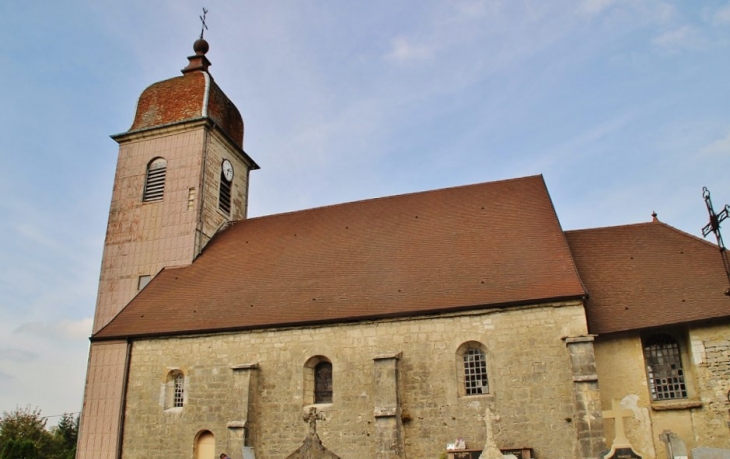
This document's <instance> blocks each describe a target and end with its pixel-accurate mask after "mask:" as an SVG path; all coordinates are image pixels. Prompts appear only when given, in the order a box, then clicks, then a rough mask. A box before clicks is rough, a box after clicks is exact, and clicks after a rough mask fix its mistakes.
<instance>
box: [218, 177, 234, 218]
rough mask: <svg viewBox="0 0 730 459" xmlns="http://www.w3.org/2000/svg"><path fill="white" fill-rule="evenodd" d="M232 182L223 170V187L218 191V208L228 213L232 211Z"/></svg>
mask: <svg viewBox="0 0 730 459" xmlns="http://www.w3.org/2000/svg"><path fill="white" fill-rule="evenodd" d="M231 184H232V183H231V182H229V181H228V180H226V177H225V175H223V172H221V187H220V191H219V193H218V208H219V209H220V210H222V211H223V212H225V213H226V214H230V213H231Z"/></svg>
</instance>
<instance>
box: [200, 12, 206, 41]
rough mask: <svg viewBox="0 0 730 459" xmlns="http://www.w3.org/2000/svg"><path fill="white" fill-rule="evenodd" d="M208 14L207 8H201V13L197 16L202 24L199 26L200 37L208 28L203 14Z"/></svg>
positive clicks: (201, 37)
mask: <svg viewBox="0 0 730 459" xmlns="http://www.w3.org/2000/svg"><path fill="white" fill-rule="evenodd" d="M206 14H208V10H206V9H205V8H203V15H202V16H198V17H199V18H200V22H201V23H202V24H203V26H202V27H201V28H200V39H201V40H202V39H203V33H204V32H205V31H206V30H208V25H207V24H206V23H205V15H206Z"/></svg>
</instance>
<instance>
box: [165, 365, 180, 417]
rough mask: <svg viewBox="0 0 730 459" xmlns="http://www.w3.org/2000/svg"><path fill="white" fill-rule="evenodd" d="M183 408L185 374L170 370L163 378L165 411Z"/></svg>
mask: <svg viewBox="0 0 730 459" xmlns="http://www.w3.org/2000/svg"><path fill="white" fill-rule="evenodd" d="M183 406H185V374H184V373H183V372H182V371H180V370H172V371H170V372H169V373H167V377H166V378H165V409H166V410H169V409H171V408H182V407H183Z"/></svg>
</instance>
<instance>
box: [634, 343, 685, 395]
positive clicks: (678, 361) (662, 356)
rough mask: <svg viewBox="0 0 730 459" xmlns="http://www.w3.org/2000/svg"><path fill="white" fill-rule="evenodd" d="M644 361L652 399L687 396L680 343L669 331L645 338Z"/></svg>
mask: <svg viewBox="0 0 730 459" xmlns="http://www.w3.org/2000/svg"><path fill="white" fill-rule="evenodd" d="M644 362H645V363H646V376H647V379H648V380H649V390H650V391H651V398H652V400H672V399H678V398H687V384H686V382H685V379H684V370H683V369H682V354H681V352H680V349H679V343H678V342H677V340H676V339H674V337H673V336H672V335H670V334H668V333H657V334H655V335H651V336H649V337H648V338H647V339H645V340H644Z"/></svg>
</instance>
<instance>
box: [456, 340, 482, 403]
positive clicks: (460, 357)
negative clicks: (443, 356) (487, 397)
mask: <svg viewBox="0 0 730 459" xmlns="http://www.w3.org/2000/svg"><path fill="white" fill-rule="evenodd" d="M456 363H457V369H458V370H457V371H458V379H459V394H460V395H484V394H489V378H488V374H487V373H488V371H487V353H486V348H485V347H484V345H483V344H481V343H479V342H477V341H469V342H466V343H464V344H462V345H461V346H459V349H458V350H457V352H456Z"/></svg>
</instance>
